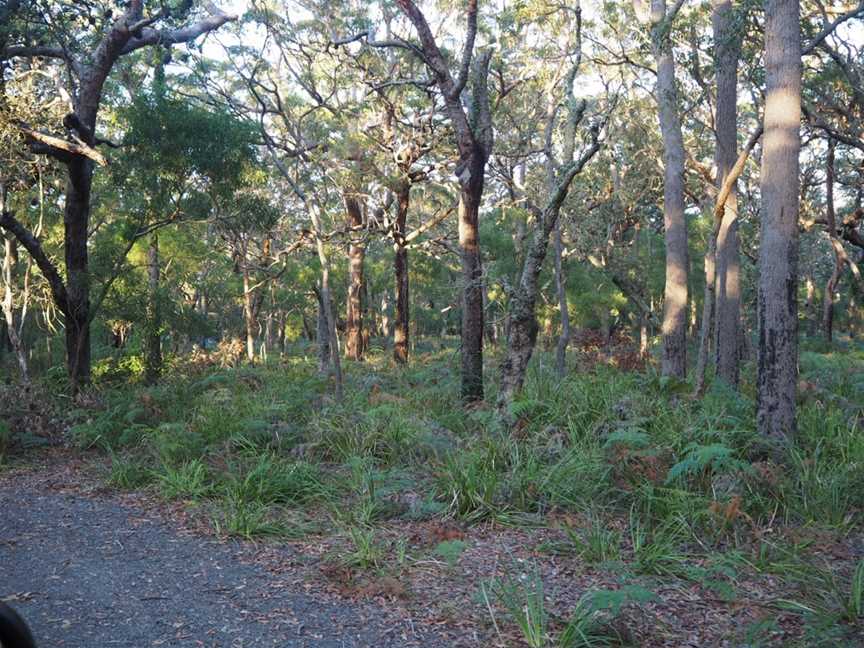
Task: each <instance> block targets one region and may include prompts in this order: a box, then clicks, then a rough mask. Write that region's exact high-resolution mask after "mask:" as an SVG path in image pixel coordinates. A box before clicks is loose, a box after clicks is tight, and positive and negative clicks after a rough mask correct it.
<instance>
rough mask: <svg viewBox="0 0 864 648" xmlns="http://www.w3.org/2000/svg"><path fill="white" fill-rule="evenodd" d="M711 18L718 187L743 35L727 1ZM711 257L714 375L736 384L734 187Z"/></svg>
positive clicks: (733, 140) (731, 157)
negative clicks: (713, 265) (713, 261)
mask: <svg viewBox="0 0 864 648" xmlns="http://www.w3.org/2000/svg"><path fill="white" fill-rule="evenodd" d="M711 22H712V27H713V31H714V48H715V49H714V51H715V54H714V60H715V63H714V65H715V70H716V79H717V111H716V115H715V119H714V125H715V130H716V134H717V140H716V148H715V151H714V161H715V164H716V166H717V186H718V188H719V187H721V186H722V185H723V182H724V180H725V179H726V176H727V175H728V174H729V172H730V170H731V169H732V167H733V165H734V164H735V161H736V158H737V134H738V59H739V57H740V55H741V37H740V34H739V33H738V28H737V25H736V20H735V12H734V9H733V7H732V2H731V0H714V9H713V13H712V17H711ZM715 258H716V282H717V288H716V291H715V293H716V294H715V296H714V299H715V301H716V306H715V309H714V313H715V321H716V324H715V327H714V328H715V335H714V358H715V364H716V367H717V377H718V378H719V379H720V380H723V381H724V382H726V384H728V385H730V386H732V387H736V388H737V386H738V376H739V372H740V357H741V354H740V351H739V349H738V340H739V337H740V331H739V329H740V328H741V313H740V309H741V305H740V291H741V287H740V280H739V268H740V263H741V261H740V254H739V251H738V193H737V191H736V189H735V187H734V186H733V187H732V190H731V191H730V192H729V196H728V198H727V199H726V204H725V207H724V211H723V216H722V219H721V221H720V229H719V231H718V232H717V238H716V247H715Z"/></svg>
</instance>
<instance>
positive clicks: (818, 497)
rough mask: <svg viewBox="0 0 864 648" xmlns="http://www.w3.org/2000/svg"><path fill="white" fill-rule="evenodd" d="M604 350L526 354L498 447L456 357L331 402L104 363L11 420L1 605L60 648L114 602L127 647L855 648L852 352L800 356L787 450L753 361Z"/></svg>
mask: <svg viewBox="0 0 864 648" xmlns="http://www.w3.org/2000/svg"><path fill="white" fill-rule="evenodd" d="M596 360H597V358H596V357H594V356H592V357H591V358H586V357H577V358H576V363H575V364H577V367H578V369H579V370H578V371H576V372H574V373H573V374H571V375H570V376H568V377H567V378H566V379H565V380H563V381H559V380H558V379H557V378H556V377H555V376H554V375H552V374H551V371H550V370H549V369H548V359H547V358H545V356H544V355H543V354H541V355H540V357H539V362H538V366H537V367H535V369H534V370H533V371H532V373H531V375H530V376H529V380H528V384H527V386H526V391H525V394H524V395H523V397H522V398H520V400H519V401H517V403H516V404H515V405H514V415H515V417H516V418H517V420H518V423H517V425H516V426H515V428H514V429H513V430H511V431H510V433H509V434H506V435H504V434H502V433H501V431H500V430H499V429H498V428H497V427H496V422H495V418H494V415H493V412H492V410H491V408H489V407H487V406H483V405H481V406H479V407H473V408H470V409H469V410H467V411H466V410H464V409H462V408H461V407H459V406H456V405H454V399H455V394H456V389H457V379H456V371H455V367H454V366H453V365H454V357H453V355H452V353H451V352H446V353H429V354H427V355H425V356H423V357H416V358H415V360H414V363H413V364H412V367H409V368H394V367H392V366H389V363H388V362H387V360H386V358H385V357H384V356H383V354H381V355H378V356H377V357H376V356H375V355H374V354H373V355H372V356H371V357H370V359H369V361H368V362H366V363H363V364H349V365H348V366H347V367H346V369H347V371H346V396H345V399H344V400H343V402H341V403H337V402H334V401H333V400H332V398H330V397H329V396H328V395H327V394H328V391H329V387H328V385H327V383H326V380H324V379H322V378H321V377H320V376H317V375H316V373H315V371H314V367H313V364H312V361H311V360H304V359H303V358H302V357H300V358H297V357H295V358H293V359H291V360H286V361H282V362H280V363H274V364H272V365H268V366H265V367H255V368H248V367H240V368H236V369H230V368H229V369H225V368H220V367H218V366H214V365H212V364H207V363H201V362H199V363H198V364H196V365H195V366H191V365H190V364H188V363H186V364H178V365H177V366H175V368H174V372H173V373H172V375H170V376H169V377H167V378H166V381H165V384H164V385H162V386H160V387H155V388H145V387H143V386H137V385H134V384H132V385H128V384H126V383H125V381H126V380H127V379H128V378H129V376H128V375H126V374H124V370H123V368H122V367H118V366H116V365H111V364H110V363H108V364H106V365H105V366H104V367H103V371H104V373H103V374H102V376H101V380H102V385H101V386H100V387H99V388H98V389H96V390H94V391H92V392H89V393H87V394H84V395H83V396H82V397H81V398H79V399H77V401H76V402H75V403H74V404H71V405H72V406H69V407H66V408H65V411H64V409H63V408H62V407H58V408H55V409H54V410H53V411H52V412H51V413H50V415H49V414H39V413H37V412H38V407H36V406H33V407H30V406H23V407H22V406H21V405H20V402H19V404H18V409H17V411H18V418H17V419H14V417H13V418H12V419H10V420H11V421H12V424H11V426H10V430H12V432H13V433H14V432H15V429H18V430H19V434H17V436H16V435H14V434H7V436H8V437H9V438H10V439H13V440H14V439H16V438H17V441H16V442H15V443H11V442H9V441H7V444H8V453H7V456H8V460H7V463H6V464H5V465H3V466H0V498H2V501H3V507H4V509H6V510H9V508H8V507H7V504H6V503H7V501H8V502H10V503H11V504H10V505H11V506H12V510H14V511H16V515H17V516H19V517H18V518H17V521H13V522H12V523H11V524H12V526H11V533H10V532H9V531H7V528H9V527H8V524H7V523H6V520H5V519H4V520H3V523H2V524H0V561H2V562H0V565H3V568H2V569H3V570H4V572H5V570H6V567H5V566H6V565H9V564H13V563H12V562H10V560H8V558H9V557H10V556H11V557H19V558H21V560H20V562H19V563H15V564H18V565H20V566H19V567H15V568H14V569H15V570H17V571H15V572H13V576H12V577H11V578H10V580H9V582H11V583H12V587H11V590H13V591H12V593H11V595H12V596H13V599H14V600H16V601H17V603H16V604H18V605H20V606H21V608H22V609H23V611H24V612H25V614H27V615H29V616H31V618H34V619H35V623H36V625H37V627H44V628H45V630H46V637H51V638H52V639H53V640H55V641H59V640H60V639H63V638H66V641H67V643H65V644H63V643H57V644H56V645H66V646H74V645H84V643H81V644H77V643H75V641H76V640H75V639H73V635H75V633H74V632H73V630H74V629H75V628H78V629H84V628H89V627H90V626H88V625H87V623H81V620H82V619H86V620H92V623H93V626H92V627H93V629H94V632H96V631H98V630H97V629H98V628H100V627H101V628H103V629H105V630H107V629H108V628H109V627H110V626H111V624H112V623H116V621H114V620H113V619H114V618H115V617H116V618H117V619H120V620H121V621H122V623H121V624H120V625H121V626H122V628H123V629H122V630H120V631H118V633H117V634H115V635H111V636H112V637H114V638H116V641H117V645H128V646H139V645H146V644H143V643H141V641H140V639H135V637H136V636H143V635H134V634H129V635H128V638H124V635H123V633H124V632H127V631H128V632H130V633H134V632H143V631H144V630H145V629H146V630H147V632H145V633H143V634H146V635H147V636H150V637H151V641H155V642H159V641H162V642H165V644H164V645H174V644H172V643H171V642H172V641H174V642H180V643H178V644H176V645H180V644H183V645H193V643H192V642H193V640H197V641H201V642H203V643H202V644H199V645H208V646H209V645H220V646H234V645H236V646H245V645H249V646H253V645H254V646H257V645H261V646H264V645H272V644H271V643H270V642H271V641H272V642H275V643H276V644H277V645H298V646H302V645H309V646H313V645H314V646H318V645H320V646H327V645H346V646H350V645H357V646H367V645H368V646H388V645H393V646H410V645H428V646H435V645H442V646H443V645H447V646H524V645H528V646H532V647H537V648H544V647H553V646H554V647H559V648H575V647H577V646H614V645H632V646H645V647H661V646H669V647H672V646H681V647H685V646H692V647H697V646H700V647H701V646H718V647H719V646H799V647H801V648H804V647H805V646H806V647H808V648H809V647H811V646H864V618H862V614H864V532H862V509H864V435H862V434H861V404H862V403H864V351H861V350H859V349H857V348H855V347H852V348H847V349H844V350H843V353H837V352H836V350H834V349H824V348H816V347H814V348H811V349H809V350H805V352H804V353H803V354H802V363H801V364H802V382H801V384H800V385H799V388H800V389H799V391H800V392H801V394H802V401H801V406H800V408H799V425H800V431H799V435H798V438H797V439H796V442H795V445H794V447H793V448H792V449H791V450H790V453H789V459H788V460H787V462H786V463H784V464H783V465H779V464H776V463H774V462H773V461H771V460H770V459H769V458H768V457H769V456H770V455H769V453H768V452H767V451H766V449H765V448H764V446H762V445H760V441H759V439H758V437H757V436H756V435H755V431H754V430H753V423H752V411H753V409H752V408H753V400H752V380H751V377H749V375H748V374H747V373H746V372H745V376H744V378H743V381H742V389H741V393H740V394H738V393H735V392H732V391H731V390H728V389H724V388H722V386H718V385H714V386H712V388H711V389H710V390H709V392H708V394H707V395H706V396H705V397H704V398H702V399H693V398H691V397H690V394H689V391H690V387H689V385H687V384H686V383H680V384H679V383H671V382H669V381H664V380H663V379H660V378H659V377H657V376H656V375H655V374H653V373H652V372H651V371H650V370H649V371H645V372H630V371H626V372H625V371H622V370H620V369H616V368H614V367H606V366H603V363H600V364H598V363H597V362H596ZM583 361H584V362H583ZM492 369H493V367H492V365H490V371H489V375H490V376H493V375H494V374H493V371H492ZM133 378H134V376H133ZM112 381H113V382H112ZM491 382H492V381H490V383H491ZM490 387H491V389H490V391H491V393H490V394H489V395H488V399H489V402H494V383H492V384H490ZM39 389H42V390H45V389H50V386H43V387H40V388H39ZM2 396H3V394H0V409H2V406H3V399H2ZM6 396H7V402H8V401H9V400H10V398H9V393H8V392H7V393H6ZM18 398H19V401H20V400H21V399H20V394H18ZM28 398H30V399H31V400H32V401H33V402H43V403H44V402H45V392H44V391H39V390H36V391H35V392H34V393H33V394H30V396H29V397H28ZM24 400H25V401H26V400H27V399H26V398H25V399H24ZM59 400H60V402H63V400H62V398H60V399H59ZM67 403H68V401H67ZM0 436H2V435H0ZM46 442H47V443H46ZM22 445H24V446H27V445H30V446H41V445H48V446H49V447H47V448H43V447H37V448H35V449H31V450H27V451H25V450H23V449H22V447H21V446H22ZM0 450H2V447H0ZM58 521H59V522H58ZM28 529H30V530H29V531H28ZM10 537H11V540H10ZM10 542H12V543H13V544H9V543H10ZM4 543H5V544H4ZM7 554H8V555H7ZM145 556H147V558H144V557H145ZM127 558H129V560H126V559H127ZM127 562H128V563H129V564H126V563H127ZM160 565H164V566H165V567H160ZM34 575H36V576H34ZM154 576H156V577H158V578H165V579H166V580H164V581H159V580H157V578H156V577H154ZM148 578H150V579H152V580H149V581H148V580H147V579H148ZM64 579H65V580H64ZM34 581H35V582H36V583H37V584H38V586H37V585H32V584H29V583H33V582H34ZM78 581H80V585H75V583H76V582H78ZM0 584H2V586H3V587H4V588H5V589H6V590H9V589H10V588H9V586H8V585H7V584H6V575H5V573H4V574H0ZM76 587H77V589H76ZM237 587H243V588H244V589H242V590H237V589H236V588H237ZM184 588H187V589H184ZM231 588H234V589H233V590H232V589H231ZM2 596H7V593H6V592H0V597H2ZM83 601H88V602H90V604H89V605H88V603H84V602H83ZM76 605H84V606H86V609H85V610H84V611H81V610H78V611H76V609H77V608H76V607H75V606H76ZM58 609H59V611H58ZM178 611H179V612H178ZM142 615H143V616H142ZM141 618H148V619H152V623H151V622H149V621H148V623H147V624H146V626H141V627H140V628H138V627H137V626H136V625H135V623H128V620H129V619H133V620H134V619H138V620H139V621H140V619H141ZM211 620H212V621H211ZM88 622H91V621H88ZM173 624H178V625H176V626H175V625H173ZM136 628H137V629H136ZM343 628H344V630H343ZM178 637H179V638H178ZM342 639H344V641H345V643H344V644H341V643H332V641H337V640H342ZM291 640H293V641H294V643H290V641H291ZM304 641H305V642H306V643H303V642H304ZM328 641H331V643H328ZM352 641H353V642H354V643H350V642H352ZM232 642H234V643H232ZM436 642H437V643H436ZM85 643H86V642H85ZM105 645H110V644H105ZM151 645H160V644H159V643H152V644H151Z"/></svg>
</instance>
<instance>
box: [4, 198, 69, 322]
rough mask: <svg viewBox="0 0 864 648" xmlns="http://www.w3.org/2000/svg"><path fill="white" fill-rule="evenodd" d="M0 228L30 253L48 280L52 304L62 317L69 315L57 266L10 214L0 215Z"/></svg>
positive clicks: (64, 287)
mask: <svg viewBox="0 0 864 648" xmlns="http://www.w3.org/2000/svg"><path fill="white" fill-rule="evenodd" d="M0 228H2V229H5V230H6V231H7V232H9V233H10V234H12V235H13V236H14V237H15V238H16V239H17V240H18V242H19V243H21V245H22V246H24V249H25V250H27V252H29V253H30V256H31V257H33V260H34V261H35V262H36V265H37V266H38V267H39V270H41V271H42V274H43V275H44V276H45V279H47V280H48V285H49V286H50V287H51V295H52V297H54V303H56V304H57V308H59V309H60V312H62V313H63V314H64V315H68V313H69V296H68V294H67V293H66V284H64V283H63V279H62V278H61V277H60V273H59V272H58V270H57V266H56V265H54V263H53V262H52V261H51V259H49V258H48V255H46V254H45V250H43V249H42V245H41V244H40V243H39V241H38V239H37V238H36V237H35V236H33V234H32V233H31V232H30V230H28V229H27V228H26V227H24V226H23V225H22V224H21V223H20V222H19V221H18V220H17V219H16V218H15V217H14V216H13V215H12V214H11V213H10V212H3V214H0Z"/></svg>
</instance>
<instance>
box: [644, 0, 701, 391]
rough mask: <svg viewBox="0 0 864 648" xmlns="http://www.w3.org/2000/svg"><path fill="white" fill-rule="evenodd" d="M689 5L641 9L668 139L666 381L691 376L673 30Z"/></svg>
mask: <svg viewBox="0 0 864 648" xmlns="http://www.w3.org/2000/svg"><path fill="white" fill-rule="evenodd" d="M683 4H684V0H677V1H676V3H675V4H674V5H673V6H672V7H669V8H667V6H666V0H650V7H649V6H648V4H647V2H646V0H641V2H639V3H637V9H638V10H639V13H640V17H641V18H642V19H643V21H644V20H646V19H647V21H648V22H649V25H650V29H651V50H652V52H653V54H654V60H655V62H656V64H657V83H656V85H655V89H654V92H655V94H656V100H657V113H658V116H659V120H660V132H661V134H662V137H663V171H664V179H663V221H664V231H665V237H666V288H665V291H664V296H663V300H664V301H663V365H662V369H663V375H664V376H674V377H676V378H684V376H685V375H686V373H687V268H688V263H689V261H688V250H687V220H686V217H685V214H684V136H683V135H682V133H681V117H680V115H679V105H678V89H677V87H676V80H675V57H674V56H673V51H672V38H671V32H672V25H673V23H674V21H675V16H676V15H677V14H678V11H679V10H680V9H681V6H682V5H683Z"/></svg>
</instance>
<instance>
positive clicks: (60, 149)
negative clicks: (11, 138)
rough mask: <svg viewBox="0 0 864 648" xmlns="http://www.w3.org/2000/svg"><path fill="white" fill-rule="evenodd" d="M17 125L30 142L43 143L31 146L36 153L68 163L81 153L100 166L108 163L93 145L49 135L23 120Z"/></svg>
mask: <svg viewBox="0 0 864 648" xmlns="http://www.w3.org/2000/svg"><path fill="white" fill-rule="evenodd" d="M16 126H18V128H19V130H20V131H21V132H22V133H24V135H26V136H27V140H28V141H29V142H34V143H38V144H41V145H43V146H39V147H35V148H34V147H32V146H31V148H33V150H34V152H36V153H42V154H45V155H50V156H51V157H54V158H56V159H58V160H60V161H61V162H66V163H68V162H69V161H70V160H71V157H72V156H75V155H80V156H82V157H86V158H90V159H91V160H93V161H94V162H96V164H98V165H99V166H106V165H107V164H108V160H106V159H105V156H104V155H102V154H101V153H100V152H99V151H97V150H96V149H94V148H93V147H91V146H88V145H87V144H85V143H84V142H83V141H80V140H79V141H77V142H69V141H67V140H65V139H62V138H60V137H55V136H53V135H48V134H47V133H43V132H42V131H37V130H35V129H33V128H30V126H28V125H27V124H25V123H23V122H18V123H17V124H16Z"/></svg>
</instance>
